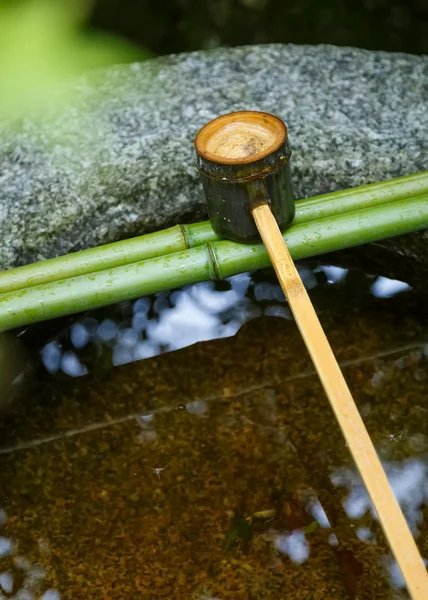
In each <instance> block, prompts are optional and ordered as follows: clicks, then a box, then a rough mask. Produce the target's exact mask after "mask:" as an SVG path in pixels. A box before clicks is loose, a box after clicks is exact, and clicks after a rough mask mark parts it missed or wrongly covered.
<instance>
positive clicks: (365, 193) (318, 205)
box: [0, 171, 428, 294]
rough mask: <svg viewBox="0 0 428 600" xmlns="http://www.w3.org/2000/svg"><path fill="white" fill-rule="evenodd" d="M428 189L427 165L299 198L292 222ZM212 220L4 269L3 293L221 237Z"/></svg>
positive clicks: (0, 284) (1, 278)
mask: <svg viewBox="0 0 428 600" xmlns="http://www.w3.org/2000/svg"><path fill="white" fill-rule="evenodd" d="M425 193H428V171H424V172H422V173H417V174H414V175H407V176H405V177H399V178H397V179H390V180H388V181H383V182H379V183H373V184H369V185H364V186H360V187H356V188H352V189H349V190H342V191H339V192H333V193H330V194H324V195H322V196H315V197H313V198H309V199H304V200H298V201H297V202H296V216H295V218H294V221H293V224H294V225H298V224H301V223H306V222H309V221H313V220H318V219H323V218H325V217H330V216H334V215H337V214H344V213H347V212H351V211H354V210H360V209H365V208H370V207H373V206H378V205H381V204H385V203H388V202H393V201H396V200H403V199H405V198H411V197H414V196H417V195H420V194H425ZM219 239H220V238H219V237H218V236H217V235H216V233H214V231H213V229H212V227H211V224H210V222H209V221H205V222H202V223H194V224H191V225H176V226H175V227H171V228H170V229H165V230H163V231H159V232H156V233H150V234H148V235H143V236H139V237H135V238H131V239H128V240H123V241H120V242H114V243H112V244H107V245H104V246H99V247H97V248H90V249H89V250H82V251H80V252H75V253H73V254H68V255H66V256H60V257H58V258H53V259H50V260H45V261H41V262H37V263H34V264H30V265H26V266H23V267H18V268H16V269H11V270H8V271H3V272H0V294H4V293H6V292H12V291H14V290H19V289H23V288H27V287H33V286H37V285H41V284H44V283H49V282H53V281H58V280H61V279H68V278H70V277H76V276H79V275H85V274H88V273H94V272H98V271H103V270H106V269H112V268H115V267H119V266H123V265H126V264H130V263H134V262H140V261H143V260H147V259H149V258H155V257H157V256H163V255H166V254H171V253H174V252H178V251H180V250H186V249H189V248H194V247H196V246H200V245H202V244H207V243H209V242H214V241H218V240H219Z"/></svg>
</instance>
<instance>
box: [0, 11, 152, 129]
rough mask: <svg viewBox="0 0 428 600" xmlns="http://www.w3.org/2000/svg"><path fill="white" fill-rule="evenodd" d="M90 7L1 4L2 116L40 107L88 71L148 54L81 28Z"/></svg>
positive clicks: (104, 35) (101, 34) (0, 80)
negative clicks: (53, 94)
mask: <svg viewBox="0 0 428 600" xmlns="http://www.w3.org/2000/svg"><path fill="white" fill-rule="evenodd" d="M91 9H92V5H91V4H89V3H88V2H85V1H83V0H79V1H78V0H14V1H5V0H0V90H1V93H0V117H2V118H4V117H9V118H10V117H14V116H16V115H18V114H20V113H21V112H22V111H24V110H27V109H29V108H31V109H34V108H40V107H43V106H44V101H45V100H46V98H47V95H49V94H51V92H53V90H54V89H55V88H56V87H57V86H59V85H61V84H65V83H66V82H67V81H69V80H71V79H72V78H75V77H76V76H78V75H80V74H81V73H83V72H85V71H86V70H88V69H91V68H97V67H102V66H106V65H109V64H112V63H120V62H129V61H133V60H142V59H144V58H146V57H147V56H148V52H147V51H143V50H142V49H140V48H139V47H137V46H136V45H133V44H132V43H131V42H128V41H125V40H124V39H121V38H119V37H117V36H115V35H108V34H106V33H96V32H94V31H91V30H89V31H88V30H87V29H85V23H86V20H87V18H88V15H89V13H90V10H91Z"/></svg>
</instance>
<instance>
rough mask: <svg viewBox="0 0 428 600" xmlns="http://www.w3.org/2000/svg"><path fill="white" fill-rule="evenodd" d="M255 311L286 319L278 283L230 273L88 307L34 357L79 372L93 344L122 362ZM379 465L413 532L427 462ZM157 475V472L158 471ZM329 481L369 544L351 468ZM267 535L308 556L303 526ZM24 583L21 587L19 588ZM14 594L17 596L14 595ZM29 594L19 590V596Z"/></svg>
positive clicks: (319, 514) (322, 520)
mask: <svg viewBox="0 0 428 600" xmlns="http://www.w3.org/2000/svg"><path fill="white" fill-rule="evenodd" d="M299 270H300V274H301V276H302V279H303V281H304V283H305V286H306V287H307V289H308V290H313V289H315V288H317V286H322V285H324V286H340V285H341V284H343V282H344V281H345V279H346V277H347V274H348V270H347V269H343V268H341V267H338V266H335V265H321V266H316V267H315V268H310V267H308V266H306V265H301V266H299ZM409 290H410V287H409V286H408V285H407V284H406V283H404V282H400V281H393V280H389V279H386V278H384V277H377V278H372V282H371V285H370V286H369V293H370V294H371V295H372V296H374V297H375V298H392V297H393V296H395V295H397V294H400V293H403V292H407V291H409ZM262 314H264V315H266V316H279V317H283V318H286V319H291V318H292V316H291V312H290V310H289V308H288V305H287V303H286V301H285V298H284V295H283V292H282V290H281V288H280V286H279V284H277V283H276V282H275V281H267V280H257V279H254V278H253V277H252V276H251V275H250V274H242V275H237V276H235V277H232V278H230V279H229V280H228V281H227V282H226V285H223V284H221V285H220V286H218V285H216V284H214V283H213V282H204V283H199V284H196V285H193V286H188V287H185V288H183V289H180V290H174V291H172V292H162V293H159V294H156V295H155V296H153V297H150V298H146V297H145V298H140V299H138V300H136V301H134V302H128V303H123V304H122V305H120V306H119V310H118V307H116V309H115V310H112V311H109V310H107V313H106V311H103V312H102V313H98V312H95V313H93V314H91V315H90V316H85V317H82V318H79V319H77V320H76V322H75V323H74V324H73V325H72V326H71V327H69V328H68V329H67V330H65V331H62V332H61V334H60V335H58V336H57V337H55V338H54V339H51V340H50V341H49V342H47V343H46V344H45V346H44V347H43V349H42V351H41V359H42V362H43V365H44V367H45V368H46V370H47V371H48V372H50V373H51V374H53V375H54V374H55V373H58V372H62V373H63V374H65V375H67V376H70V377H80V376H82V375H85V374H87V373H88V372H89V371H90V370H92V364H91V360H92V359H91V358H90V359H89V362H87V360H86V359H85V356H87V351H88V349H89V350H90V349H92V350H93V351H94V353H95V355H97V349H99V348H103V350H107V351H108V353H109V356H110V365H113V366H117V365H122V364H125V363H130V362H132V361H136V360H141V359H146V358H151V357H154V356H156V355H158V354H161V353H164V352H169V351H173V350H178V349H180V348H184V347H186V346H189V345H192V344H195V343H197V342H201V341H207V340H213V339H218V338H225V337H229V336H233V335H235V334H236V333H237V331H238V330H239V329H240V328H241V327H242V325H243V324H244V323H245V322H247V321H248V320H250V319H253V318H255V317H258V316H260V315H262ZM100 315H101V316H100ZM85 352H86V354H85V356H84V353H85ZM110 365H107V366H110ZM372 383H373V384H374V385H375V384H376V382H372ZM186 410H187V411H188V412H189V413H191V414H194V415H198V416H200V417H203V416H204V415H205V413H206V412H207V403H206V402H204V401H199V400H198V401H193V402H190V403H189V404H188V405H186ZM138 423H139V425H140V429H141V431H140V434H139V435H140V441H141V442H143V443H150V442H152V441H154V440H155V439H156V428H155V423H154V419H153V415H144V416H141V417H140V418H139V419H138ZM383 464H384V468H385V471H386V473H387V475H388V478H389V481H390V483H391V486H392V488H393V490H394V493H395V494H396V496H397V499H398V501H399V503H400V505H401V507H402V509H403V512H404V514H405V516H406V519H407V521H408V523H409V526H410V528H411V530H412V532H413V534H414V535H415V536H417V535H418V527H419V525H420V524H421V523H422V521H423V509H424V506H425V505H426V504H428V465H427V464H426V462H425V461H424V460H423V459H422V458H420V457H414V458H411V459H407V460H404V461H402V462H396V463H389V462H384V463H383ZM157 475H158V477H159V476H160V473H158V474H157ZM331 481H332V483H333V485H335V486H341V487H345V488H347V490H348V494H347V498H346V500H345V501H344V504H343V506H344V509H345V512H346V514H347V515H348V517H349V519H350V522H351V523H352V522H354V523H355V524H352V525H351V526H352V527H354V526H355V527H356V533H357V536H358V537H359V538H360V539H361V540H362V541H364V542H367V543H373V544H374V543H376V538H375V534H374V533H373V532H372V531H371V530H370V528H369V527H368V526H367V525H365V524H364V525H362V524H359V523H358V521H359V520H361V519H362V518H363V516H364V515H365V514H367V513H368V512H369V513H371V514H372V517H373V518H374V519H375V520H376V519H377V517H376V514H375V512H374V510H373V508H372V506H371V502H370V499H369V497H368V495H367V492H366V490H365V487H364V485H363V483H362V481H361V478H360V476H359V474H358V472H357V471H356V470H351V469H344V468H340V469H337V470H336V471H334V472H333V473H332V474H331ZM307 511H308V513H309V514H311V515H312V517H313V519H314V520H315V521H316V522H317V523H318V525H319V527H321V528H324V529H326V530H328V529H330V528H331V527H330V523H329V520H328V518H327V515H326V513H325V511H324V509H323V507H322V505H321V503H320V502H319V501H318V500H317V499H315V500H313V501H312V502H311V503H310V505H308V507H307ZM6 519H7V516H6V513H5V512H4V511H3V510H0V557H6V556H8V555H11V554H13V552H14V543H15V542H14V540H11V539H9V538H7V537H2V536H1V525H3V524H4V523H5V522H6ZM271 541H272V544H273V545H274V547H275V548H276V549H277V551H279V552H280V553H282V554H285V555H287V556H288V557H289V558H290V559H291V560H292V561H293V562H294V563H296V564H303V563H304V562H305V561H306V560H307V559H308V557H309V556H310V552H311V544H310V536H308V535H306V534H305V531H303V530H302V529H295V530H293V531H283V532H276V533H275V535H274V536H273V537H272V540H271ZM329 542H330V544H331V545H332V546H337V545H338V543H339V542H338V540H337V538H336V536H335V534H334V533H333V532H332V533H331V534H330V536H329ZM15 558H16V559H19V558H21V562H22V564H21V565H20V564H19V560H17V561H16V560H15V567H16V568H18V569H20V568H21V570H23V571H25V573H26V574H27V575H28V574H31V572H32V571H31V569H33V570H34V569H35V568H36V567H34V566H31V565H28V564H26V565H24V562H25V558H24V557H19V556H18V557H15ZM24 566H25V568H24ZM384 566H385V568H386V569H387V570H388V572H389V576H390V581H391V585H392V586H393V587H396V588H402V587H404V582H403V579H402V577H401V573H400V571H399V569H398V567H397V565H396V563H395V561H394V560H393V559H392V557H391V556H385V562H384ZM38 575H39V578H40V582H42V580H43V573H41V572H39V573H38ZM28 576H29V575H28ZM34 576H37V573H36V572H34V573H33V577H34ZM24 583H25V578H24ZM13 586H14V575H13V573H11V572H9V571H4V572H2V573H0V589H1V590H2V591H3V592H4V593H6V594H10V593H12V590H13ZM24 587H25V585H24V586H23V588H22V591H23V593H24ZM15 593H16V591H15ZM39 597H40V598H41V600H60V597H61V596H60V593H59V592H58V591H57V590H55V589H48V590H46V591H44V592H43V594H42V595H41V596H39ZM16 598H21V596H19V594H18V595H16ZM31 598H32V597H31V596H28V598H26V597H25V596H24V595H22V598H21V600H31Z"/></svg>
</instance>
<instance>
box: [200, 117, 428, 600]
mask: <svg viewBox="0 0 428 600" xmlns="http://www.w3.org/2000/svg"><path fill="white" fill-rule="evenodd" d="M195 148H196V154H197V166H198V169H199V171H200V173H201V177H202V182H203V187H204V191H205V196H206V200H207V205H208V212H209V215H210V218H211V222H212V226H213V229H214V230H215V231H216V233H218V234H219V235H222V236H223V237H226V238H229V239H232V240H235V241H240V242H254V241H256V240H257V239H260V238H261V239H262V240H263V243H264V245H265V247H266V250H267V252H268V254H269V257H270V259H271V262H272V264H273V267H274V269H275V272H276V274H277V276H278V279H279V282H280V284H281V287H282V289H283V291H284V294H285V296H286V298H287V300H288V303H289V306H290V308H291V310H292V312H293V315H294V318H295V320H296V323H297V325H298V327H299V329H300V332H301V334H302V337H303V340H304V342H305V344H306V347H307V349H308V351H309V354H310V356H311V358H312V361H313V363H314V366H315V368H316V370H317V372H318V375H319V378H320V380H321V383H322V385H323V388H324V390H325V392H326V394H327V396H328V399H329V401H330V404H331V407H332V409H333V411H334V414H335V416H336V419H337V421H338V422H339V425H340V427H341V429H342V432H343V435H344V437H345V439H346V442H347V444H348V447H349V449H350V451H351V453H352V456H353V458H354V461H355V463H356V465H357V467H358V470H359V472H360V474H361V477H362V479H363V481H364V484H365V486H366V488H367V491H368V493H369V495H370V498H371V500H372V502H373V506H374V508H375V510H376V512H377V515H378V518H379V521H380V523H381V526H382V528H383V531H384V533H385V536H386V538H387V540H388V542H389V545H390V547H391V550H392V552H393V554H394V556H395V559H396V561H397V563H398V565H399V567H400V570H401V572H402V575H403V577H404V580H405V582H406V585H407V588H408V591H409V593H410V594H411V596H412V598H413V600H427V598H428V575H427V571H426V569H425V566H424V563H423V561H422V558H421V556H420V554H419V551H418V548H417V546H416V543H415V541H414V539H413V536H412V534H411V532H410V530H409V528H408V526H407V523H406V520H405V518H404V515H403V513H402V511H401V509H400V506H399V504H398V502H397V500H396V498H395V496H394V494H393V492H392V489H391V487H390V485H389V482H388V479H387V477H386V475H385V472H384V470H383V468H382V465H381V463H380V460H379V458H378V456H377V454H376V450H375V448H374V446H373V443H372V441H371V438H370V436H369V434H368V432H367V430H366V428H365V425H364V422H363V420H362V419H361V416H360V414H359V412H358V409H357V407H356V405H355V402H354V400H353V398H352V395H351V393H350V391H349V388H348V386H347V384H346V381H345V379H344V377H343V374H342V372H341V370H340V367H339V365H338V363H337V361H336V358H335V356H334V354H333V351H332V349H331V347H330V344H329V342H328V340H327V338H326V336H325V334H324V331H323V329H322V326H321V324H320V321H319V320H318V317H317V315H316V312H315V310H314V307H313V306H312V303H311V300H310V298H309V296H308V294H307V292H306V289H305V287H304V285H303V282H302V280H301V279H300V276H299V273H298V272H297V269H296V267H295V265H294V262H293V259H292V258H291V256H290V253H289V251H288V249H287V246H286V244H285V242H284V239H283V236H282V234H281V230H280V228H279V226H278V223H279V224H280V226H281V227H282V228H285V227H286V226H287V225H289V224H290V223H291V221H292V219H293V216H294V199H293V196H292V192H291V185H290V170H289V158H290V155H291V152H290V150H289V147H288V140H287V128H286V126H285V125H284V123H283V122H282V121H281V120H280V119H278V118H277V117H275V116H273V115H270V114H268V113H262V112H257V111H242V112H236V113H230V114H228V115H224V116H221V117H218V118H217V119H214V120H213V121H211V122H210V123H208V124H207V125H205V126H204V127H203V128H202V129H201V130H200V131H199V133H198V135H197V136H196V139H195Z"/></svg>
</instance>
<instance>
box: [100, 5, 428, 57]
mask: <svg viewBox="0 0 428 600" xmlns="http://www.w3.org/2000/svg"><path fill="white" fill-rule="evenodd" d="M89 25H90V26H92V27H96V28H97V29H101V30H104V31H108V32H110V33H115V34H118V35H120V36H122V37H124V38H125V39H127V40H129V41H131V42H134V43H137V44H138V45H140V46H142V47H144V48H147V49H148V50H150V51H151V52H152V53H153V54H155V55H164V54H170V53H175V52H186V51H189V50H199V49H206V48H212V47H217V46H237V45H242V44H264V43H271V42H282V43H289V42H292V43H296V44H319V43H328V44H336V45H340V46H357V47H360V48H367V49H371V50H389V51H400V52H410V53H414V54H428V0H354V1H353V0H95V3H94V5H93V8H92V11H91V17H90V22H89Z"/></svg>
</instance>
